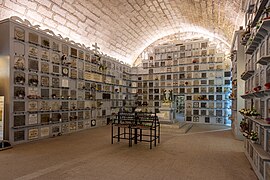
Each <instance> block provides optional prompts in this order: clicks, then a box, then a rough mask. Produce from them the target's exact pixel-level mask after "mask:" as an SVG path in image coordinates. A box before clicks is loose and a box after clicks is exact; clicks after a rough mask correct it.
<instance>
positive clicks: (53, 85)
mask: <svg viewBox="0 0 270 180" xmlns="http://www.w3.org/2000/svg"><path fill="white" fill-rule="evenodd" d="M59 86H60V82H59V78H52V87H59Z"/></svg>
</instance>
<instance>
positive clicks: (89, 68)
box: [85, 63, 91, 71]
mask: <svg viewBox="0 0 270 180" xmlns="http://www.w3.org/2000/svg"><path fill="white" fill-rule="evenodd" d="M85 70H86V71H91V64H90V63H85Z"/></svg>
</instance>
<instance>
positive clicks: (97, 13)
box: [0, 0, 246, 64]
mask: <svg viewBox="0 0 270 180" xmlns="http://www.w3.org/2000/svg"><path fill="white" fill-rule="evenodd" d="M245 2H246V0H0V6H1V9H0V18H1V19H4V18H8V17H10V16H13V15H16V16H19V17H21V18H25V19H28V20H29V21H30V22H31V23H32V24H34V25H37V24H38V25H41V27H44V29H45V28H49V29H52V30H53V31H54V32H55V33H60V34H61V35H63V36H66V37H69V38H70V39H72V40H74V41H76V42H81V43H84V44H85V45H86V46H91V44H93V43H95V42H97V43H98V45H99V46H100V47H101V51H102V52H104V53H106V54H108V55H110V56H113V57H116V58H118V59H120V60H123V61H125V62H128V63H130V64H131V63H132V62H133V61H134V60H135V59H136V58H137V56H138V55H139V54H140V53H141V52H142V51H143V50H144V49H145V48H146V47H147V46H148V45H150V44H151V43H153V42H155V41H156V40H158V39H160V38H162V37H164V36H168V35H170V34H174V33H179V32H199V33H204V34H212V35H213V36H216V37H218V38H220V39H222V40H223V41H224V42H227V43H228V44H230V43H231V39H232V36H233V31H234V30H235V29H238V27H239V26H240V25H243V21H244V13H243V7H244V4H245Z"/></svg>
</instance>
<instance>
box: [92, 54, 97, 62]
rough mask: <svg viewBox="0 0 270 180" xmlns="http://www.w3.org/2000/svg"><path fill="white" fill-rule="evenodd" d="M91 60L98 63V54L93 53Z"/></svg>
mask: <svg viewBox="0 0 270 180" xmlns="http://www.w3.org/2000/svg"><path fill="white" fill-rule="evenodd" d="M91 62H92V63H94V64H96V63H98V59H97V56H95V55H91Z"/></svg>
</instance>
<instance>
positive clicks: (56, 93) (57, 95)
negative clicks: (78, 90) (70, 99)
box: [52, 89, 60, 99]
mask: <svg viewBox="0 0 270 180" xmlns="http://www.w3.org/2000/svg"><path fill="white" fill-rule="evenodd" d="M52 98H53V99H55V98H60V90H59V89H52Z"/></svg>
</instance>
